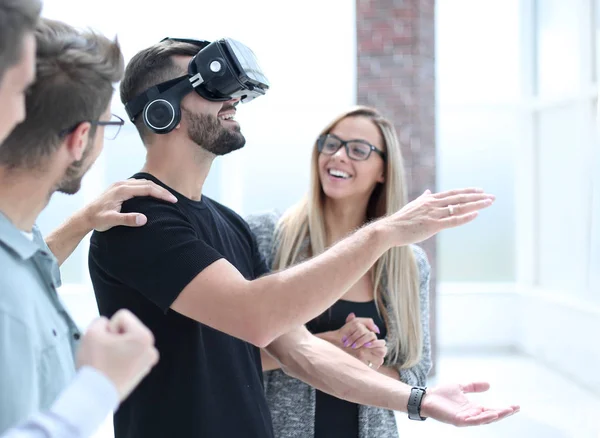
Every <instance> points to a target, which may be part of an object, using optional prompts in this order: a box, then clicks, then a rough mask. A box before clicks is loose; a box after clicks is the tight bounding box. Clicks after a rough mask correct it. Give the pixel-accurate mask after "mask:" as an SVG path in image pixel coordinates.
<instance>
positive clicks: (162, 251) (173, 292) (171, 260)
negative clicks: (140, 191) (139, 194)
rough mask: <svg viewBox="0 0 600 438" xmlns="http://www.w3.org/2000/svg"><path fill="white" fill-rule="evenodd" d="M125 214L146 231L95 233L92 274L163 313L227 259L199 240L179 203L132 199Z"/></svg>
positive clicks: (117, 229) (116, 229)
mask: <svg viewBox="0 0 600 438" xmlns="http://www.w3.org/2000/svg"><path fill="white" fill-rule="evenodd" d="M122 212H123V213H129V212H138V213H143V214H144V215H146V217H147V218H148V222H147V223H146V225H144V226H143V227H137V228H135V227H124V226H119V227H114V228H111V229H110V230H108V231H105V232H102V233H99V232H94V234H93V236H92V239H91V243H90V274H91V276H92V280H94V276H95V271H96V270H100V271H103V272H104V273H106V274H108V275H109V276H110V277H112V278H113V279H116V280H117V281H118V282H120V283H122V284H124V285H126V286H128V287H130V288H132V289H135V290H137V291H138V292H139V293H141V294H142V295H144V296H145V297H146V298H148V299H149V300H150V301H152V302H153V303H154V304H156V305H157V306H158V307H159V308H160V309H161V310H162V311H163V312H166V311H167V310H168V309H169V308H170V307H171V305H172V304H173V302H174V301H175V300H176V299H177V297H178V296H179V294H180V293H181V291H182V290H183V289H184V288H185V287H186V286H187V285H188V284H189V283H190V282H191V281H192V280H193V279H194V278H195V277H196V276H197V275H198V274H199V273H200V272H202V270H204V269H205V268H206V267H208V266H210V265H211V264H212V263H214V262H215V261H217V260H219V259H221V258H223V256H222V255H221V254H220V253H219V252H218V251H217V250H215V249H214V248H213V247H212V246H210V245H209V244H208V243H207V242H206V241H204V240H203V239H201V238H200V237H199V236H198V234H197V233H196V231H195V230H194V228H193V226H192V224H191V222H190V220H189V219H188V218H187V217H186V215H185V214H184V213H183V212H181V211H180V210H179V209H178V207H177V205H176V204H171V203H167V202H164V201H160V200H156V199H154V198H134V199H131V200H130V201H127V202H125V203H124V204H123V208H122Z"/></svg>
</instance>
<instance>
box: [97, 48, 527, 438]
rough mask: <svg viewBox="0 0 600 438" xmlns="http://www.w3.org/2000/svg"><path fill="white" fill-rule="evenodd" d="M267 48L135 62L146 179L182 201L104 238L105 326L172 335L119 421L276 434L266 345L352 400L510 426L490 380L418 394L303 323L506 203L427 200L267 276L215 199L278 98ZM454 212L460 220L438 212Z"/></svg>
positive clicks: (138, 431)
mask: <svg viewBox="0 0 600 438" xmlns="http://www.w3.org/2000/svg"><path fill="white" fill-rule="evenodd" d="M267 89H268V82H267V80H266V78H265V76H264V74H262V72H261V70H260V68H259V67H258V64H257V62H256V60H255V59H254V57H253V55H252V52H251V51H250V50H249V49H247V48H246V47H245V46H243V45H242V44H240V43H238V42H235V41H232V40H228V39H225V40H219V41H216V42H213V43H208V42H200V41H191V40H172V39H168V40H167V41H164V40H163V41H162V42H161V43H159V44H156V45H154V46H152V47H150V48H148V49H146V50H142V51H141V52H139V53H138V54H137V55H135V56H134V57H133V59H132V60H131V62H130V63H129V65H128V66H127V69H126V72H125V77H124V79H123V81H122V82H121V100H122V101H123V102H124V103H125V104H126V109H127V112H128V114H129V116H130V119H131V120H132V121H133V122H134V123H135V125H136V127H137V128H138V130H139V132H140V136H141V137H142V139H143V141H144V144H145V146H146V148H147V157H146V164H145V166H144V168H143V169H142V172H140V173H138V174H136V175H135V176H134V178H146V179H150V180H153V181H155V182H156V183H157V184H160V185H162V186H163V187H166V188H168V189H169V190H170V191H171V192H172V193H173V194H174V195H175V196H176V197H177V198H178V202H177V203H176V204H168V203H165V202H161V201H157V200H153V199H134V200H131V201H128V202H126V203H125V204H124V206H123V210H124V211H131V210H135V211H140V212H142V213H145V214H146V215H147V216H148V218H149V220H148V223H147V225H146V226H144V227H142V228H137V229H132V228H122V227H119V228H113V229H111V230H109V231H108V232H106V233H94V234H93V236H92V240H91V245H90V259H89V261H90V274H91V278H92V281H93V284H94V289H95V293H96V299H97V302H98V305H99V309H100V312H101V314H103V315H107V316H109V315H111V314H112V313H113V312H114V311H115V310H116V309H118V308H120V307H125V308H128V309H130V310H132V311H133V312H134V313H135V314H136V315H137V316H138V317H140V319H141V320H142V321H143V322H144V323H146V324H147V325H148V327H149V328H150V329H151V330H152V331H153V333H154V334H155V336H156V342H157V348H158V349H159V352H160V354H161V362H160V363H159V364H158V365H157V367H155V368H154V370H153V371H152V372H151V373H150V375H149V376H148V377H147V379H146V380H145V381H144V382H142V384H141V385H140V386H139V387H138V388H137V389H136V390H135V391H134V392H133V394H132V395H131V397H130V398H129V399H128V400H127V401H126V402H125V403H124V404H123V406H122V407H121V409H120V410H119V412H117V413H116V415H115V434H116V438H149V437H157V438H158V437H161V438H162V437H166V436H176V437H189V438H192V437H199V436H202V437H204V436H205V437H232V438H233V437H235V438H237V437H256V438H259V437H260V438H265V437H272V436H273V431H272V426H271V418H270V414H269V410H268V407H267V404H266V401H265V397H264V393H263V384H262V367H261V363H260V353H259V348H257V347H264V348H266V349H267V351H268V352H269V353H270V354H271V355H273V356H274V357H275V358H276V359H277V360H278V361H279V362H280V363H281V364H282V368H283V369H284V370H285V371H286V372H288V373H291V374H292V375H294V376H295V377H298V378H300V379H302V380H304V381H306V382H307V383H309V384H310V385H312V386H314V387H316V388H318V389H320V390H322V391H325V392H328V393H330V394H333V395H335V396H337V397H340V398H345V399H347V400H350V401H353V402H356V403H360V404H367V405H373V406H379V407H384V408H387V409H393V410H398V411H404V412H406V411H409V412H411V418H417V419H424V418H425V417H432V418H435V419H438V420H440V421H443V422H447V423H451V424H454V425H459V426H467V425H478V424H484V423H488V422H492V421H496V420H498V419H501V418H504V417H506V416H508V415H510V414H512V413H514V412H516V411H518V409H519V408H518V406H510V407H507V408H504V409H487V408H484V407H481V406H478V405H476V404H473V403H472V402H470V401H469V400H468V398H467V397H466V396H465V393H467V392H480V391H485V390H486V389H487V388H488V385H487V384H486V383H470V384H467V385H445V386H440V387H436V388H430V389H427V390H425V389H423V388H411V387H409V386H406V385H405V384H403V383H401V382H399V381H397V380H394V379H391V378H389V377H387V376H384V375H382V374H380V373H378V372H377V371H375V370H373V369H371V368H369V367H368V366H367V365H366V364H364V363H362V362H360V361H358V360H356V359H354V358H353V357H351V356H350V355H348V354H346V353H345V352H343V351H342V350H340V349H338V348H337V347H334V346H333V345H331V344H330V343H328V342H326V341H323V340H321V339H319V338H317V337H315V336H313V335H311V334H310V333H309V332H308V331H307V330H306V329H305V328H304V327H303V324H304V323H306V322H307V321H309V320H310V319H311V318H314V317H316V316H317V315H319V314H321V313H322V312H323V311H324V310H325V309H327V308H329V306H331V305H332V304H333V303H334V302H335V301H336V300H337V299H339V298H340V297H341V296H342V295H343V294H344V293H345V291H346V290H347V289H348V288H349V287H350V286H351V285H353V284H354V283H356V282H357V281H358V280H359V279H360V278H361V277H362V276H363V275H365V273H366V272H367V271H368V270H369V269H370V267H371V266H372V265H373V263H374V262H375V261H376V260H377V259H378V258H379V257H380V256H381V255H382V254H383V253H384V252H385V251H386V250H388V249H389V248H391V247H392V246H401V245H408V244H411V243H416V242H419V241H422V240H424V239H426V238H428V237H430V236H432V235H434V234H435V233H437V232H439V231H441V230H442V229H445V228H450V227H454V226H458V225H462V224H464V223H467V222H470V221H471V220H473V219H474V218H475V217H476V214H477V211H478V210H480V209H482V208H485V207H487V206H489V205H490V204H491V199H492V197H491V196H490V195H487V194H485V193H483V191H481V190H476V189H463V190H457V191H452V192H446V193H441V194H436V195H432V194H430V193H429V192H426V193H425V194H423V195H422V196H421V197H419V198H418V199H417V200H415V201H413V202H412V203H410V204H408V205H407V206H406V207H405V208H403V209H402V210H400V211H399V212H397V213H396V214H395V215H392V216H390V217H387V218H385V219H381V220H379V221H377V222H374V223H372V224H370V225H368V226H365V227H364V228H362V229H360V230H358V231H357V232H356V233H354V234H353V235H352V236H349V237H348V238H346V239H344V240H343V241H341V242H339V243H337V244H336V245H334V246H333V247H331V248H330V249H329V250H328V251H326V252H325V253H323V254H321V255H319V256H317V257H314V258H313V259H311V260H309V261H307V262H305V263H302V264H300V265H297V266H294V267H292V268H290V269H287V270H285V271H282V272H278V273H274V274H272V275H265V274H267V268H266V266H265V263H264V261H263V260H262V258H261V256H260V254H259V250H258V248H257V245H256V241H255V239H254V237H253V235H252V233H251V231H250V229H249V228H248V225H247V224H246V223H245V222H244V220H243V219H242V218H241V217H240V216H238V215H237V214H236V213H234V212H233V211H231V210H230V209H228V208H226V207H224V206H222V205H220V204H219V203H217V202H215V201H213V200H211V199H209V198H208V197H206V196H204V195H203V194H202V187H203V183H204V181H205V179H206V177H207V175H208V172H209V171H210V166H211V164H212V162H213V160H214V158H215V157H216V156H218V155H225V154H227V153H229V152H232V151H234V150H236V149H239V148H241V147H243V146H244V143H245V139H244V136H243V135H242V133H241V131H240V126H239V124H238V123H237V122H236V121H235V120H234V116H235V113H236V106H237V104H238V103H239V102H240V100H241V101H242V102H244V101H248V100H251V99H252V98H255V97H257V96H260V95H262V94H264V93H265V91H266V90H267ZM449 205H453V211H455V212H456V213H455V215H454V216H452V217H448V216H447V215H446V216H443V217H441V216H440V215H439V214H437V213H438V212H439V211H443V212H446V211H448V206H449Z"/></svg>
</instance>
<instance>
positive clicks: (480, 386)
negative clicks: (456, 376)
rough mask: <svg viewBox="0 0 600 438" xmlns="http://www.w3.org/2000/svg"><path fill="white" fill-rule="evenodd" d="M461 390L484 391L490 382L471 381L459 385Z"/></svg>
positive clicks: (466, 391)
mask: <svg viewBox="0 0 600 438" xmlns="http://www.w3.org/2000/svg"><path fill="white" fill-rule="evenodd" d="M459 386H460V389H461V390H462V392H465V393H470V392H485V391H487V390H488V389H490V384H489V383H488V382H471V383H467V384H466V385H459Z"/></svg>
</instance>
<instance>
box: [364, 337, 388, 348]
mask: <svg viewBox="0 0 600 438" xmlns="http://www.w3.org/2000/svg"><path fill="white" fill-rule="evenodd" d="M363 347H365V348H383V347H386V342H385V339H377V340H376V341H371V342H367V343H366V344H365V345H363Z"/></svg>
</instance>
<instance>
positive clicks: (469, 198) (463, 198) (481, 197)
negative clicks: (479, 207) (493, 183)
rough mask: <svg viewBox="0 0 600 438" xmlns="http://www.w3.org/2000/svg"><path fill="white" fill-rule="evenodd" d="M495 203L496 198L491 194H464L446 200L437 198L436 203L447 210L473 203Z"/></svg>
mask: <svg viewBox="0 0 600 438" xmlns="http://www.w3.org/2000/svg"><path fill="white" fill-rule="evenodd" d="M488 199H489V200H491V201H494V200H495V199H496V196H494V195H491V194H489V193H463V194H461V195H453V196H448V197H445V198H436V200H435V201H434V203H435V205H437V206H438V207H442V208H446V207H448V205H453V206H455V207H456V206H457V205H462V204H469V203H471V202H478V201H485V200H488Z"/></svg>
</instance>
